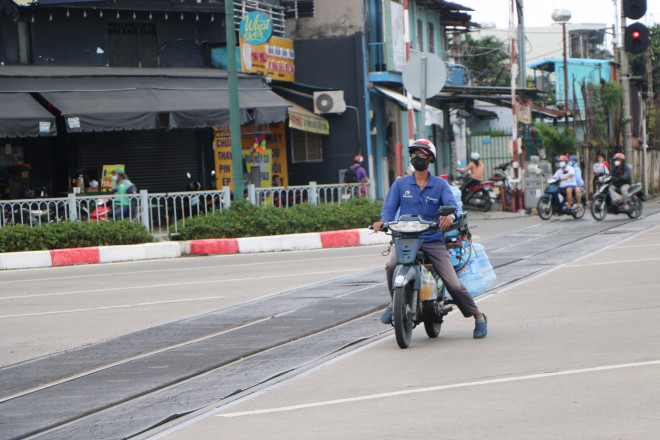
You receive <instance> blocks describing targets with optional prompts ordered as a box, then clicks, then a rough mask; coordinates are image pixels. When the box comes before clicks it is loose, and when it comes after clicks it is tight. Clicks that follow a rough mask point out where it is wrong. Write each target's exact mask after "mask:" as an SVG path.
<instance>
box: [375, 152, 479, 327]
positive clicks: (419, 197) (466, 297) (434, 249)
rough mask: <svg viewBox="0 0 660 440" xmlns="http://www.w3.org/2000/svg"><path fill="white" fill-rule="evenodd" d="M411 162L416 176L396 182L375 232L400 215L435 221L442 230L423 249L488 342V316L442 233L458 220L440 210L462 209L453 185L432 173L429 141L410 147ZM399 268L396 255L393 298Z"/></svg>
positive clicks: (390, 268) (389, 268)
mask: <svg viewBox="0 0 660 440" xmlns="http://www.w3.org/2000/svg"><path fill="white" fill-rule="evenodd" d="M408 153H409V154H410V162H411V164H412V166H413V168H414V172H413V174H412V175H409V176H404V177H401V178H399V179H397V180H395V181H394V183H393V184H392V186H391V187H390V190H389V191H388V193H387V196H386V197H385V202H384V203H383V208H382V209H381V213H380V221H377V222H375V223H374V225H373V228H374V232H378V231H380V230H381V228H382V227H383V224H384V223H385V222H391V221H394V220H395V217H396V215H397V211H399V214H400V215H404V214H413V215H418V216H420V217H421V218H423V219H425V220H435V221H437V222H438V224H439V226H440V227H439V228H438V230H436V231H434V232H428V233H426V235H425V238H424V243H423V244H422V246H421V249H422V250H423V251H424V252H425V253H426V255H427V256H428V258H429V260H430V261H431V264H432V265H433V268H434V269H435V270H436V272H437V273H438V275H440V278H442V280H443V281H444V283H445V286H446V287H447V290H448V291H449V294H450V295H451V297H452V298H453V299H454V301H455V303H456V306H457V307H458V309H459V310H460V311H461V313H463V316H465V317H466V318H467V317H470V316H473V317H474V318H475V328H474V332H473V337H474V338H475V339H481V338H485V337H486V334H487V333H488V327H487V322H486V315H484V314H483V313H482V312H481V311H479V309H478V308H477V305H476V304H475V302H474V299H473V298H472V296H471V295H470V292H468V290H467V289H466V288H465V286H463V284H462V283H461V282H460V281H459V279H458V276H457V275H456V272H455V271H454V267H453V266H452V264H451V260H450V259H449V252H448V251H447V247H446V246H445V242H444V238H443V233H442V231H444V230H446V229H447V228H448V227H449V226H450V225H451V224H452V223H453V221H454V219H455V218H456V216H455V215H454V214H451V215H449V216H447V217H435V213H436V212H437V210H438V208H439V207H440V206H454V207H458V205H457V203H456V200H455V199H454V195H453V194H452V192H451V187H450V186H449V184H448V183H447V182H446V181H445V180H444V179H441V178H440V177H437V176H433V175H431V173H429V170H428V167H429V164H430V163H433V162H435V159H436V150H435V145H433V143H432V142H431V141H429V140H426V139H418V140H416V141H414V142H413V143H411V144H410V146H409V147H408ZM395 268H396V255H394V254H393V255H392V258H391V259H390V261H389V262H388V263H387V264H386V266H385V269H386V273H387V286H388V289H389V292H390V300H391V298H392V294H393V291H392V275H393V274H394V269H395ZM381 321H382V322H383V323H384V324H390V323H391V322H392V306H391V303H390V306H389V307H387V309H385V312H384V313H383V316H382V317H381Z"/></svg>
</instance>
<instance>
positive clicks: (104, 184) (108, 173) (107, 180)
mask: <svg viewBox="0 0 660 440" xmlns="http://www.w3.org/2000/svg"><path fill="white" fill-rule="evenodd" d="M115 168H119V169H122V170H125V169H126V168H125V167H124V165H121V164H117V165H103V171H102V174H101V191H108V190H110V189H111V188H112V184H113V181H112V170H114V169H115Z"/></svg>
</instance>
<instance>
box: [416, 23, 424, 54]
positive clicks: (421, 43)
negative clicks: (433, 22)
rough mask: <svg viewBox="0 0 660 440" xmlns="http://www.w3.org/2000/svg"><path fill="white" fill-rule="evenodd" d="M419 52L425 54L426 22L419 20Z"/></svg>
mask: <svg viewBox="0 0 660 440" xmlns="http://www.w3.org/2000/svg"><path fill="white" fill-rule="evenodd" d="M417 50H418V51H420V52H424V22H423V21H422V20H420V19H419V18H418V19H417Z"/></svg>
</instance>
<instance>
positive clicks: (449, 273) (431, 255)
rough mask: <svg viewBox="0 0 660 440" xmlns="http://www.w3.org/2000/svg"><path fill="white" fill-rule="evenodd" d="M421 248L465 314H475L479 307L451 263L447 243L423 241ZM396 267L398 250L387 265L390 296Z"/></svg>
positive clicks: (468, 315)
mask: <svg viewBox="0 0 660 440" xmlns="http://www.w3.org/2000/svg"><path fill="white" fill-rule="evenodd" d="M420 249H421V250H423V251H424V252H425V253H426V256H427V257H428V259H429V261H430V262H431V264H432V265H433V268H434V269H435V271H436V272H437V273H438V275H440V278H442V281H444V283H445V287H447V291H449V294H450V295H451V297H452V298H453V300H454V302H455V303H456V306H457V307H458V309H459V310H460V311H461V313H462V314H463V316H465V317H466V318H467V317H470V316H474V314H475V313H477V310H479V309H478V308H477V305H476V304H475V302H474V299H473V298H472V295H470V292H468V290H467V289H466V288H465V286H463V284H462V283H461V282H460V281H459V279H458V276H457V275H456V271H455V270H454V266H452V265H451V260H450V259H449V251H448V250H447V247H446V246H445V244H444V243H443V242H441V241H432V242H430V243H423V244H422V246H421V248H420ZM395 268H396V252H394V253H393V255H392V258H391V259H390V261H388V262H387V264H386V265H385V271H386V273H387V287H388V288H389V290H390V296H392V275H393V274H394V269H395Z"/></svg>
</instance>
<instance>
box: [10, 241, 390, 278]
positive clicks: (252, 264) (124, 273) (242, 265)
mask: <svg viewBox="0 0 660 440" xmlns="http://www.w3.org/2000/svg"><path fill="white" fill-rule="evenodd" d="M316 250H321V249H316ZM323 250H326V249H323ZM310 251H312V250H310ZM288 252H296V251H288ZM264 254H265V253H264ZM248 255H252V256H253V255H255V254H229V255H209V256H208V257H210V258H214V257H215V258H223V257H224V258H229V257H238V256H243V257H244V256H248ZM372 255H376V256H379V255H380V253H376V254H374V253H373V252H369V253H364V254H352V255H342V256H337V257H323V258H305V260H304V262H308V261H325V260H340V259H341V260H346V259H349V258H359V259H363V258H364V257H366V256H372ZM168 260H176V258H173V259H168ZM160 261H163V260H160ZM153 262H154V260H143V261H129V262H119V263H113V264H125V263H131V264H134V263H153ZM301 262H303V260H276V261H260V262H254V263H250V266H264V265H269V264H292V263H293V264H298V263H301ZM231 267H245V263H240V264H223V265H222V266H217V265H213V266H194V267H182V268H169V269H152V270H139V271H133V272H111V273H91V274H86V275H70V276H61V277H50V278H38V279H35V278H21V279H16V280H7V281H0V284H9V283H24V282H36V281H55V280H71V279H78V278H98V277H109V276H118V275H121V276H124V275H133V274H137V275H143V274H147V273H159V272H177V271H179V272H180V271H193V270H207V269H224V268H231ZM71 268H75V269H81V268H96V269H98V268H99V266H96V265H89V266H58V267H56V268H55V267H48V268H35V269H31V271H37V270H41V269H61V270H67V269H71ZM20 270H23V269H20Z"/></svg>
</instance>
